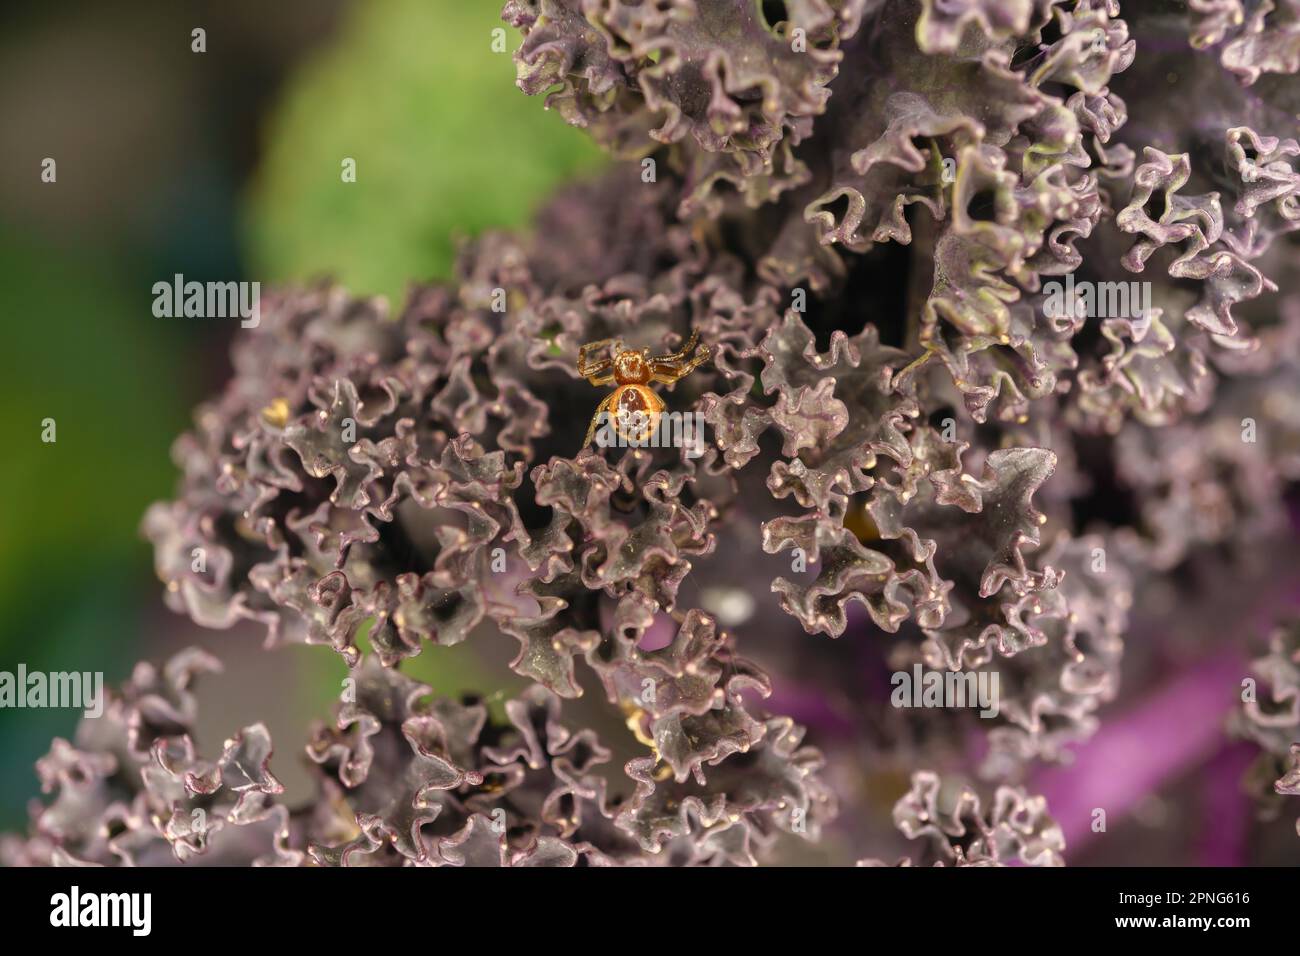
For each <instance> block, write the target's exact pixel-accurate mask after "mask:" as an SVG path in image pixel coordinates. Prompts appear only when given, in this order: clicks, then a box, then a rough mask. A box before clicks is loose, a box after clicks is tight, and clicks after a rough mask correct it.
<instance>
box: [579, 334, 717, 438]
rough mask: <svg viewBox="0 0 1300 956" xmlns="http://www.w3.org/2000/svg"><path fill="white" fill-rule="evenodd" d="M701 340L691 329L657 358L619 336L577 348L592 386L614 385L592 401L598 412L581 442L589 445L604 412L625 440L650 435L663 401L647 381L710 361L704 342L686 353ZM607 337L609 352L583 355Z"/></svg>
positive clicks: (668, 380)
mask: <svg viewBox="0 0 1300 956" xmlns="http://www.w3.org/2000/svg"><path fill="white" fill-rule="evenodd" d="M699 340H700V333H698V332H692V333H691V338H690V341H688V342H687V343H686V344H685V345H684V346H683V347H682V348H681V349H680V350H679V351H676V352H673V353H672V354H671V355H661V356H659V357H658V358H651V357H650V350H649V349H641V350H640V351H637V350H635V349H625V348H623V343H622V342H619V341H618V340H617V339H601V340H600V341H598V342H588V343H587V344H586V345H584V346H583V347H582V348H580V349H578V374H579V375H581V376H582V377H583V378H585V379H586V380H587V381H589V382H590V383H591V384H592V385H617V386H618V388H616V389H614V391H613V392H611V393H610V394H609V395H608V396H607V397H606V398H605V400H604V401H603V402H601V403H600V404H599V405H597V406H596V414H595V415H593V416H592V417H591V427H590V428H588V429H587V439H586V441H584V442H583V443H582V446H583V447H584V448H586V447H587V446H588V445H590V444H591V439H592V436H593V435H595V434H596V426H597V425H598V424H599V422H600V416H601V414H602V413H608V414H610V415H613V416H614V423H615V426H614V427H615V428H616V430H617V431H618V434H619V435H620V436H621V437H622V438H623V439H624V440H625V441H628V442H629V443H636V444H640V443H643V442H645V441H646V439H648V438H649V437H650V436H651V435H653V434H654V433H655V429H656V428H657V427H658V426H659V415H660V413H662V412H663V410H664V401H663V399H662V398H660V397H659V396H658V395H656V394H655V393H654V392H652V391H651V390H650V389H649V387H648V386H649V385H650V384H651V383H655V382H658V383H660V384H663V385H672V384H673V383H674V382H676V381H678V380H679V379H681V378H684V377H685V376H686V375H688V374H690V373H691V372H692V371H694V369H696V368H697V367H698V366H699V365H700V363H702V362H706V361H708V358H709V347H708V346H707V345H703V346H700V348H699V351H697V352H696V353H695V355H694V356H692V357H691V358H689V359H688V358H687V356H688V355H690V354H691V352H692V351H695V346H696V344H697V343H698V342H699ZM611 342H613V343H614V349H613V355H612V357H610V358H604V359H600V360H599V361H597V362H588V361H587V354H588V353H589V352H590V351H591V350H592V349H599V348H603V347H605V346H606V345H609V344H610V343H611Z"/></svg>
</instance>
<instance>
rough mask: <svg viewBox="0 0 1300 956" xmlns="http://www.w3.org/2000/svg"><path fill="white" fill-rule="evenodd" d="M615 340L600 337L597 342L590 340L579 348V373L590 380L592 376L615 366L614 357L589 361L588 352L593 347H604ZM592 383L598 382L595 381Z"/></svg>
mask: <svg viewBox="0 0 1300 956" xmlns="http://www.w3.org/2000/svg"><path fill="white" fill-rule="evenodd" d="M613 341H615V339H600V340H598V341H596V342H588V343H587V344H586V345H584V346H582V347H581V348H580V349H578V374H579V375H581V376H582V377H583V378H585V379H587V380H589V381H590V379H591V376H593V375H599V374H600V373H601V372H605V371H608V370H609V369H610V368H611V367H613V365H614V360H613V359H612V358H604V359H600V360H599V361H597V362H588V361H587V354H588V352H590V351H591V350H592V349H599V348H604V347H605V346H606V345H609V343H610V342H613ZM592 384H596V383H594V382H593V383H592Z"/></svg>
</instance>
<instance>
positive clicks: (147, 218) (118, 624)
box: [0, 0, 601, 829]
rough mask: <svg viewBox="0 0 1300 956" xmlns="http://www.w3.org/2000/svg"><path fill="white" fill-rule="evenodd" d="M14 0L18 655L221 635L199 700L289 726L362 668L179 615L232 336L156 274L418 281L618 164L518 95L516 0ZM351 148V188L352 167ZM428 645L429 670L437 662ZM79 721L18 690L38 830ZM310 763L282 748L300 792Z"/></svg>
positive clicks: (5, 73) (2, 184)
mask: <svg viewBox="0 0 1300 956" xmlns="http://www.w3.org/2000/svg"><path fill="white" fill-rule="evenodd" d="M0 16H2V17H3V19H2V20H0V23H3V26H0V131H2V132H0V141H3V144H4V147H3V150H0V316H2V318H3V323H4V330H5V334H6V340H7V341H6V343H5V348H4V350H3V355H4V361H3V368H4V388H3V399H2V400H0V425H2V426H3V429H4V431H3V434H4V436H5V438H6V441H5V443H4V446H3V452H0V455H2V456H3V457H2V458H0V460H2V461H3V467H0V502H2V504H0V622H2V623H0V670H8V671H14V670H16V668H17V665H18V664H19V663H20V662H22V663H25V664H26V665H27V667H28V668H29V669H40V670H73V669H75V670H82V671H86V670H91V671H93V670H100V671H103V672H104V674H105V680H106V682H107V683H112V684H115V683H117V682H119V681H121V680H122V679H124V678H125V677H126V676H127V675H128V674H129V672H130V668H131V666H132V665H133V663H134V662H135V661H136V660H137V659H140V658H146V657H147V658H158V657H161V656H164V655H166V654H168V653H170V652H171V651H174V650H178V649H180V648H181V647H182V646H185V645H186V644H191V643H201V644H203V645H205V646H208V647H211V648H213V649H214V650H217V651H218V652H219V653H220V655H221V657H222V658H223V660H224V661H225V663H226V665H227V673H226V675H225V676H223V677H221V678H218V679H217V681H218V683H217V684H216V685H215V686H209V687H205V689H204V692H203V694H202V695H201V700H202V702H203V706H204V709H205V717H204V720H205V722H208V723H209V724H210V727H211V733H212V734H213V735H215V736H216V737H217V740H220V739H221V736H223V735H227V734H230V733H232V732H233V731H234V730H236V729H237V728H238V726H240V725H241V722H247V721H248V720H252V719H258V718H263V719H266V721H267V723H268V724H269V725H270V726H271V730H272V733H273V734H274V735H275V736H276V738H277V740H279V741H280V742H281V743H280V746H281V749H282V750H284V749H288V748H290V747H296V746H298V744H299V742H300V741H301V739H302V737H303V734H304V732H305V726H306V721H307V719H308V717H309V716H316V715H323V714H325V713H327V708H328V700H329V699H330V698H332V697H333V696H334V694H335V692H336V688H337V686H338V685H337V683H336V681H337V680H338V679H339V678H340V677H341V675H342V673H343V667H342V664H341V662H339V661H338V660H337V658H335V656H334V655H332V654H330V653H329V652H328V651H325V650H324V649H321V648H301V649H290V650H288V651H286V652H284V653H282V654H275V655H266V654H263V653H260V651H259V645H260V635H259V634H258V633H256V631H255V630H254V629H240V630H238V631H231V632H224V633H215V634H213V633H204V632H201V631H199V630H198V629H196V628H194V627H193V626H192V625H190V624H189V623H188V621H186V620H185V619H184V618H181V617H179V616H177V615H174V614H172V613H170V612H168V611H167V610H166V609H165V608H164V607H163V605H162V601H161V588H160V585H159V583H158V581H157V580H156V578H155V577H154V574H153V570H152V560H151V553H150V549H149V548H148V546H147V545H146V544H145V542H144V541H143V540H142V539H141V538H140V536H139V534H138V530H137V529H138V525H139V520H140V517H141V515H142V514H143V512H144V509H145V508H146V506H147V505H148V504H149V503H150V502H152V501H154V500H157V499H160V498H165V497H167V496H169V494H170V493H171V491H172V489H173V487H174V484H175V480H176V471H175V468H174V466H173V465H172V463H171V460H170V457H169V447H170V445H171V442H172V440H173V439H174V438H175V436H176V435H177V434H179V433H180V432H181V431H182V430H183V429H184V428H185V427H187V425H188V422H189V417H190V412H191V410H192V408H193V407H194V405H195V404H196V403H197V402H198V401H200V400H201V399H202V398H204V397H205V396H208V395H211V394H213V393H215V392H216V391H218V390H219V389H220V388H221V387H222V384H223V383H224V381H225V379H226V378H227V376H228V374H229V362H228V357H227V355H228V349H229V344H230V340H231V336H232V334H233V333H234V332H236V331H237V329H238V323H237V322H233V321H227V320H221V319H182V318H177V319H158V318H155V317H154V316H153V315H152V312H151V304H152V292H151V287H152V285H153V283H155V282H157V281H159V280H160V279H167V278H169V277H170V276H172V275H173V274H174V273H178V272H179V273H182V274H183V275H184V276H185V277H186V279H197V280H199V281H207V280H222V281H225V280H231V279H244V280H259V281H262V282H264V283H265V282H271V281H290V280H307V279H313V278H317V277H321V276H332V277H334V278H336V279H338V280H339V281H341V282H343V283H344V284H346V285H348V286H349V287H350V288H351V289H352V290H353V291H354V292H357V293H381V294H385V295H387V296H389V297H390V299H400V297H401V295H402V293H403V290H404V288H405V286H406V284H407V282H408V281H410V280H414V279H419V280H425V279H430V278H437V277H445V276H447V275H449V273H450V267H451V262H452V256H453V254H454V249H455V242H456V240H457V238H458V237H462V236H467V235H473V234H475V233H476V232H479V231H481V230H482V229H484V228H489V227H495V226H517V225H521V224H523V223H526V222H527V220H528V218H529V215H530V213H531V211H532V210H533V209H534V208H535V207H536V205H537V204H538V202H539V201H540V200H541V199H542V198H543V197H544V196H545V195H546V194H547V193H549V192H550V191H551V189H552V188H553V187H554V186H555V185H556V184H557V183H558V182H560V181H563V180H565V179H568V178H571V177H574V176H576V175H580V174H582V173H584V172H586V171H590V170H591V169H593V168H595V167H596V166H597V165H598V164H599V163H600V162H601V158H600V156H599V155H598V154H597V152H596V150H595V149H594V148H593V147H592V146H590V144H589V143H588V141H587V140H586V138H585V137H584V136H583V135H582V134H581V133H580V132H579V131H577V130H573V129H570V128H568V127H567V126H565V124H564V123H563V121H562V120H561V119H560V118H559V117H558V116H555V115H553V114H549V113H546V112H545V111H544V110H543V109H542V103H541V102H540V101H539V100H537V99H529V98H527V97H525V96H523V94H521V93H520V92H519V91H518V90H516V89H515V87H514V83H513V79H514V65H513V63H512V61H511V58H510V55H509V53H508V52H505V53H500V52H494V51H493V49H492V47H493V32H492V31H493V30H494V29H496V28H498V27H500V28H503V29H505V30H506V36H505V44H506V50H507V51H508V50H513V49H514V47H515V45H516V39H517V38H516V36H515V34H514V31H513V30H511V29H510V28H508V27H507V26H506V25H505V24H503V23H502V22H501V20H500V19H499V17H500V0H358V2H344V0H277V2H276V3H274V4H265V3H261V2H256V0H243V2H225V3H220V4H217V3H188V4H187V3H180V4H170V3H169V4H163V3H139V4H133V3H120V4H117V3H115V4H103V3H95V2H64V3H60V4H57V5H45V4H42V5H31V6H27V7H23V6H14V5H10V6H9V7H8V9H7V11H6V12H5V13H4V14H3V15H0ZM196 27H201V28H203V29H204V30H205V31H206V45H207V50H206V52H204V53H195V52H193V51H192V50H191V31H192V30H193V29H195V28H196ZM46 157H52V158H54V159H55V160H56V162H57V182H55V183H52V184H49V183H42V182H41V179H40V170H41V163H42V160H43V159H44V158H46ZM346 157H350V158H353V159H355V160H356V164H357V181H356V182H355V183H344V182H342V180H341V177H340V168H341V166H340V164H341V162H342V160H343V159H344V158H346ZM45 418H54V419H55V421H56V422H57V429H58V431H57V436H58V440H57V442H56V443H54V444H46V443H43V442H42V441H41V421H42V420H43V419H45ZM427 656H428V655H426V656H425V657H427ZM422 661H423V664H422ZM427 663H428V662H427V661H426V660H424V658H420V659H417V660H416V662H415V665H416V666H415V667H414V668H412V670H413V672H414V673H416V674H417V675H418V676H422V677H425V678H426V679H431V678H433V677H434V676H435V675H433V674H432V673H422V671H423V670H424V669H425V667H427ZM472 670H473V664H472V661H471V660H470V659H469V658H466V657H464V656H463V655H450V656H448V657H443V658H441V659H440V661H439V670H438V674H437V675H436V677H437V680H436V683H437V684H438V685H439V689H440V690H445V691H451V692H454V691H456V690H459V689H462V686H468V685H469V684H470V683H472V681H473V674H472ZM458 685H460V686H458ZM214 703H216V704H218V705H219V706H216V707H215V708H214V707H213V706H212V705H213V704H214ZM244 703H247V705H248V708H249V709H248V711H247V712H244V711H243V710H242V709H241V708H242V706H243V704H244ZM77 718H78V714H77V713H76V712H74V711H70V710H39V711H31V710H13V709H0V759H3V769H4V773H3V774H2V775H0V828H5V829H10V828H14V827H20V826H21V825H22V823H23V820H24V819H25V815H26V809H25V807H26V803H27V801H28V800H29V799H30V798H31V797H32V796H34V795H35V794H36V791H37V782H36V777H35V773H34V771H33V766H32V765H33V762H34V761H35V760H36V758H37V757H39V756H40V755H42V754H44V753H45V752H46V750H47V749H48V746H49V742H50V739H51V738H52V737H54V736H56V735H58V736H70V735H71V733H72V732H73V730H74V728H75V725H76V721H77ZM203 729H204V728H203V726H202V725H201V727H200V733H201V734H202V731H203ZM284 735H287V736H284ZM291 764H296V761H295V760H293V759H292V758H290V759H280V760H277V762H276V769H277V773H281V775H282V776H283V777H285V778H286V779H285V782H286V784H287V785H289V786H290V790H291V791H292V790H293V789H294V786H295V780H294V779H293V777H294V774H293V768H292V767H291V766H290V765H291Z"/></svg>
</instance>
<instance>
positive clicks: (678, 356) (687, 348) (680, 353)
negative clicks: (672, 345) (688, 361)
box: [651, 331, 708, 363]
mask: <svg viewBox="0 0 1300 956" xmlns="http://www.w3.org/2000/svg"><path fill="white" fill-rule="evenodd" d="M699 340H700V333H699V332H697V331H692V332H691V337H690V338H689V339H688V340H687V342H686V344H685V345H683V346H682V347H681V348H680V349H678V350H677V351H676V352H670V353H669V354H668V355H660V356H658V357H656V358H653V359H651V361H652V362H674V363H675V362H680V361H682V359H684V358H686V356H688V355H690V354H691V352H692V351H693V350H694V349H695V343H697V342H698V341H699ZM705 351H708V350H707V349H706V350H705Z"/></svg>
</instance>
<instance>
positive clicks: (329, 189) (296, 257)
mask: <svg viewBox="0 0 1300 956" xmlns="http://www.w3.org/2000/svg"><path fill="white" fill-rule="evenodd" d="M500 9H501V3H500V0H469V2H456V3H429V2H428V0H366V2H364V3H358V4H356V5H355V6H354V7H353V8H352V10H351V12H350V13H349V14H348V19H347V21H346V22H345V23H344V24H343V25H342V27H341V29H340V32H339V39H338V40H337V41H336V43H335V45H334V46H333V47H332V48H330V49H327V50H326V51H325V52H324V53H322V54H321V55H320V56H319V57H318V58H317V59H316V60H314V61H311V62H309V63H308V64H307V65H306V66H305V67H304V68H303V69H301V70H300V71H299V72H298V74H297V76H296V77H295V78H294V79H293V80H292V81H291V83H290V86H289V87H288V89H287V92H286V93H285V96H284V99H283V102H282V103H281V106H280V108H279V110H278V112H277V114H276V115H275V117H274V119H273V121H272V122H271V123H270V125H269V127H268V128H267V130H266V131H265V136H264V139H265V144H266V155H265V159H264V161H263V164H262V168H261V170H260V172H259V174H258V178H257V181H256V184H255V187H254V189H253V194H252V196H251V197H250V199H251V202H250V206H249V209H248V214H247V229H246V233H247V236H248V240H249V249H250V252H251V261H252V263H253V271H254V274H255V275H256V277H258V278H263V279H266V280H272V281H274V280H290V279H294V280H306V279H311V278H315V277H318V276H321V275H329V276H331V277H333V278H335V279H337V280H339V281H340V282H342V283H343V284H345V285H347V286H348V287H349V288H350V289H351V290H352V291H353V292H355V293H358V294H373V293H381V294H386V295H388V296H389V298H390V301H400V300H401V297H402V294H403V292H404V290H405V288H406V286H407V284H408V282H410V281H411V280H426V279H430V278H438V277H445V276H447V275H449V274H450V270H451V264H452V259H453V253H454V249H455V239H456V237H457V236H461V235H467V234H468V235H472V234H475V233H477V232H479V231H481V230H483V229H485V228H488V227H496V226H518V225H521V224H523V223H525V222H527V220H528V218H529V216H530V214H531V213H532V211H533V210H534V209H535V208H536V206H537V205H538V204H539V203H540V202H541V201H542V200H544V199H545V197H546V196H547V195H548V194H549V193H550V192H551V191H552V190H553V189H554V188H555V186H556V185H557V184H558V183H560V182H563V181H565V180H567V179H571V178H573V177H575V176H577V175H579V174H581V173H582V172H586V171H591V170H593V169H595V168H597V167H598V166H599V164H600V163H601V161H602V160H601V154H600V153H599V151H598V150H597V148H596V147H594V146H593V145H591V144H590V142H589V141H588V139H587V137H586V136H585V135H584V134H583V133H582V132H581V131H580V130H576V129H573V128H571V127H569V126H567V125H566V124H565V123H564V121H563V120H562V119H561V118H560V117H559V116H557V115H555V114H554V113H548V112H547V111H545V110H544V109H543V106H542V99H541V98H540V97H527V96H524V94H522V93H521V92H519V90H517V89H516V88H515V85H514V63H513V61H512V60H511V57H510V53H509V52H505V53H494V52H493V51H492V46H493V42H492V41H493V38H492V31H493V30H494V29H496V28H498V27H499V28H502V29H504V30H505V31H506V44H505V45H506V49H507V51H509V50H512V49H513V48H514V46H515V45H516V44H517V40H518V38H517V35H516V34H515V32H514V30H513V29H512V28H510V27H509V26H507V25H506V24H505V23H503V22H502V21H501V19H500ZM345 158H351V159H354V160H355V161H356V182H353V183H345V182H343V181H342V175H341V173H342V163H343V160H344V159H345Z"/></svg>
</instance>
